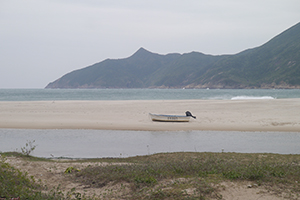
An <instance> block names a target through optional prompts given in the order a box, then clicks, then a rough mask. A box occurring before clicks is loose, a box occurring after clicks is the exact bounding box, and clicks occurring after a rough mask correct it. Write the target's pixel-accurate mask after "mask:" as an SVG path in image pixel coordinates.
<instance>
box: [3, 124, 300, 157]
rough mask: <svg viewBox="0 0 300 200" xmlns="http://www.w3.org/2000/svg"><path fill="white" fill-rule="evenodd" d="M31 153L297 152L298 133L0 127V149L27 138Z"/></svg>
mask: <svg viewBox="0 0 300 200" xmlns="http://www.w3.org/2000/svg"><path fill="white" fill-rule="evenodd" d="M33 140H35V142H34V145H36V146H37V147H36V149H35V150H34V152H33V154H32V155H34V156H38V157H52V156H54V157H69V158H102V157H130V156H137V155H149V154H154V153H162V152H222V151H224V152H239V153H279V154H300V133H293V132H232V131H230V132H229V131H115V130H66V129H55V130H53V129H50V130H47V129H0V151H1V152H6V151H15V150H18V151H20V149H21V147H25V144H26V142H27V141H33Z"/></svg>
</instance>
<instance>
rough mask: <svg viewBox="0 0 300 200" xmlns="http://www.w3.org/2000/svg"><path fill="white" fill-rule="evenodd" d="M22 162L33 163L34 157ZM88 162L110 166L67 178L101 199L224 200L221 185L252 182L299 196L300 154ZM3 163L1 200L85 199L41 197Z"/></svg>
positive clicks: (51, 194)
mask: <svg viewBox="0 0 300 200" xmlns="http://www.w3.org/2000/svg"><path fill="white" fill-rule="evenodd" d="M12 155H14V154H12ZM7 156H10V154H8V155H7ZM14 156H16V155H14ZM24 159H31V160H32V161H33V162H34V160H35V159H36V158H34V157H29V158H27V157H26V156H25V157H24ZM86 161H87V162H93V161H95V162H109V163H110V164H109V165H105V166H95V167H92V166H89V167H86V168H85V169H82V170H80V171H78V170H69V171H70V172H69V171H68V173H65V174H64V176H66V177H68V178H69V179H70V180H72V181H74V182H79V183H80V184H82V185H86V186H87V187H91V188H106V189H105V190H103V191H104V192H102V193H101V196H100V198H101V199H105V198H106V199H112V198H116V199H120V198H122V199H222V196H221V195H220V193H219V191H220V189H222V188H220V187H219V186H218V184H219V183H221V182H223V181H235V182H239V181H250V182H252V183H253V184H254V183H255V184H257V185H258V186H259V187H263V188H266V189H268V190H269V191H272V192H273V193H277V194H278V195H283V194H288V195H289V198H290V199H297V198H299V195H298V194H300V185H299V184H300V155H279V154H240V153H162V154H155V155H149V156H137V157H130V158H116V159H114V158H112V159H109V158H106V159H87V160H81V161H80V162H86ZM70 162H73V161H70ZM77 162H78V161H77ZM0 164H1V168H0V179H1V181H0V188H1V190H0V197H1V196H3V197H16V196H22V197H24V198H28V197H29V196H35V195H36V196H38V197H43V198H42V199H68V198H69V199H84V198H83V197H81V194H78V193H75V192H74V191H70V192H69V196H65V195H63V194H62V193H61V192H60V190H59V188H56V189H52V190H50V191H47V192H46V193H42V191H44V190H45V188H43V187H42V186H41V185H40V184H37V183H35V182H34V179H33V178H32V177H28V176H27V175H26V174H22V173H21V172H20V171H19V170H17V169H14V168H13V167H12V166H10V165H8V164H7V163H5V162H4V161H3V160H2V161H0ZM3 180H4V181H6V182H5V183H3V182H2V181H3ZM298 182H299V183H298ZM1 184H2V185H1ZM117 186H118V187H117ZM3 188H4V189H3ZM70 194H71V195H70ZM76 195H77V196H76ZM297 195H298V196H297ZM21 199H22V198H21ZM28 199H30V198H28ZM31 199H38V198H31Z"/></svg>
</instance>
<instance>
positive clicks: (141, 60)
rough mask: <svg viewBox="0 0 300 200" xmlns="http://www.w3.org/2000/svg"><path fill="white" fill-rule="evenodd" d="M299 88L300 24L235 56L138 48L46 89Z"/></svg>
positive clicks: (52, 84) (79, 72) (73, 73)
mask: <svg viewBox="0 0 300 200" xmlns="http://www.w3.org/2000/svg"><path fill="white" fill-rule="evenodd" d="M183 87H184V88H300V23H298V24H296V25H294V26H292V27H291V28H289V29H287V30H285V31H283V32H282V33H280V34H278V35H277V36H275V37H274V38H272V39H270V40H269V41H267V42H266V43H265V44H263V45H261V46H259V47H255V48H252V49H246V50H244V51H242V52H240V53H237V54H234V55H217V56H216V55H207V54H203V53H200V52H190V53H184V54H179V53H170V54H166V55H161V54H157V53H152V52H150V51H148V50H146V49H145V48H143V47H141V48H139V49H138V50H137V51H136V52H135V53H134V54H132V55H131V56H129V57H128V58H122V59H106V60H104V61H101V62H99V63H96V64H94V65H91V66H88V67H85V68H82V69H79V70H74V71H72V72H70V73H67V74H65V75H64V76H62V77H61V78H59V79H57V80H55V81H54V82H51V83H49V84H48V85H47V86H46V88H183Z"/></svg>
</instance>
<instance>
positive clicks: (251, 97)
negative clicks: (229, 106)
mask: <svg viewBox="0 0 300 200" xmlns="http://www.w3.org/2000/svg"><path fill="white" fill-rule="evenodd" d="M247 99H275V98H274V97H271V96H262V97H257V96H236V97H232V98H231V100H247Z"/></svg>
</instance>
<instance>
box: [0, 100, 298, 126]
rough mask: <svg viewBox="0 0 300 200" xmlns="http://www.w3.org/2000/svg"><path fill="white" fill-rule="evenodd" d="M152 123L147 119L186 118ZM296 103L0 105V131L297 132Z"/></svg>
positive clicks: (62, 103) (155, 102)
mask: <svg viewBox="0 0 300 200" xmlns="http://www.w3.org/2000/svg"><path fill="white" fill-rule="evenodd" d="M187 110H189V111H190V112H192V114H193V115H195V116H197V119H196V120H195V119H191V121H190V122H187V123H178V122H177V123H176V122H153V121H151V119H150V118H149V113H156V114H179V115H184V114H185V111H187ZM299 110H300V99H268V100H267V99H264V100H129V101H28V102H26V101H20V102H14V101H13V102H0V128H19V129H23V128H28V129H110V130H150V131H157V130H165V131H168V130H170V131H174V130H221V131H283V132H300V115H299Z"/></svg>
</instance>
